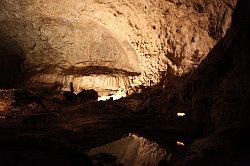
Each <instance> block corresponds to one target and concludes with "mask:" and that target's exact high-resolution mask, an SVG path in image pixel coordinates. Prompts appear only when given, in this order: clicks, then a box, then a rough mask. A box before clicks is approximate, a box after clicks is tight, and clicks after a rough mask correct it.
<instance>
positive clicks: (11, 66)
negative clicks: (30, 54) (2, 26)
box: [0, 31, 25, 89]
mask: <svg viewBox="0 0 250 166" xmlns="http://www.w3.org/2000/svg"><path fill="white" fill-rule="evenodd" d="M0 40H1V42H0V89H9V88H17V87H20V86H22V85H23V83H24V78H25V77H24V68H25V66H24V61H25V53H24V51H23V49H22V48H21V46H19V45H18V43H17V42H16V41H15V40H13V39H11V38H10V37H8V36H7V35H5V34H4V33H2V32H1V31H0Z"/></svg>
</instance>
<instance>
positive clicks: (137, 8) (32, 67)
mask: <svg viewBox="0 0 250 166" xmlns="http://www.w3.org/2000/svg"><path fill="white" fill-rule="evenodd" d="M235 4H236V0H225V1H217V0H209V1H207V0H195V1H193V0H192V1H191V0H185V1H178V0H168V1H165V0H164V1H163V0H157V1H151V0H139V1H133V0H116V1H114V0H67V1H66V0H62V1H51V0H50V1H41V0H35V1H32V2H30V1H28V0H21V1H9V0H2V1H1V2H0V25H1V26H0V34H1V36H5V37H1V40H2V41H4V42H5V43H10V41H11V42H12V41H13V42H15V43H16V44H15V45H13V46H12V48H11V49H12V50H14V52H15V50H16V48H17V47H18V48H19V47H20V48H21V49H22V50H23V53H22V54H21V55H20V56H22V59H23V60H24V66H25V67H24V69H23V70H24V71H25V73H26V75H28V77H25V78H26V79H25V82H26V83H30V82H46V83H53V82H55V81H57V82H60V83H62V84H63V86H64V89H69V84H70V83H71V82H72V83H73V84H74V88H75V91H78V92H79V91H80V90H81V89H95V90H97V91H98V92H99V94H101V95H109V94H114V93H116V92H117V91H118V90H119V88H120V89H121V88H122V89H126V90H127V89H131V88H133V87H136V86H140V85H144V86H149V85H154V84H156V83H159V81H160V79H161V77H162V76H161V73H162V71H166V72H165V73H166V74H173V75H183V74H186V73H188V72H190V71H192V70H193V69H194V68H196V67H197V66H198V65H199V63H200V62H201V61H202V60H203V59H204V58H205V57H206V55H207V54H208V52H209V51H210V50H211V49H212V47H213V46H214V45H215V44H216V43H217V42H218V40H219V39H221V38H222V37H223V36H224V35H225V33H226V31H227V29H228V27H229V26H230V23H231V15H232V11H233V9H234V7H235ZM5 55H6V54H4V55H3V56H5ZM1 59H2V58H1ZM126 90H125V91H126Z"/></svg>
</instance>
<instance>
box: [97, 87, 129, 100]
mask: <svg viewBox="0 0 250 166" xmlns="http://www.w3.org/2000/svg"><path fill="white" fill-rule="evenodd" d="M122 97H126V90H125V87H121V88H119V89H118V92H117V93H116V94H114V95H111V96H100V97H98V101H106V100H109V99H111V98H113V100H118V99H120V98H122Z"/></svg>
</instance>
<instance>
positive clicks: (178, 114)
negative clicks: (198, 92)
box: [177, 112, 186, 116]
mask: <svg viewBox="0 0 250 166" xmlns="http://www.w3.org/2000/svg"><path fill="white" fill-rule="evenodd" d="M185 115H186V114H185V113H183V112H178V113H177V116H185Z"/></svg>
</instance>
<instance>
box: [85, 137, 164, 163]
mask: <svg viewBox="0 0 250 166" xmlns="http://www.w3.org/2000/svg"><path fill="white" fill-rule="evenodd" d="M98 154H112V155H114V156H116V157H117V163H119V164H122V165H123V166H157V165H158V163H159V162H160V160H162V159H164V158H166V156H167V151H166V150H165V149H163V148H161V147H160V146H159V145H158V144H156V143H154V142H151V141H149V140H148V139H146V138H143V137H139V136H137V135H135V134H129V135H128V136H127V137H125V138H121V139H120V140H118V141H115V142H112V143H109V144H106V145H103V146H100V147H96V148H93V149H91V150H90V151H89V155H90V156H95V155H98Z"/></svg>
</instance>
